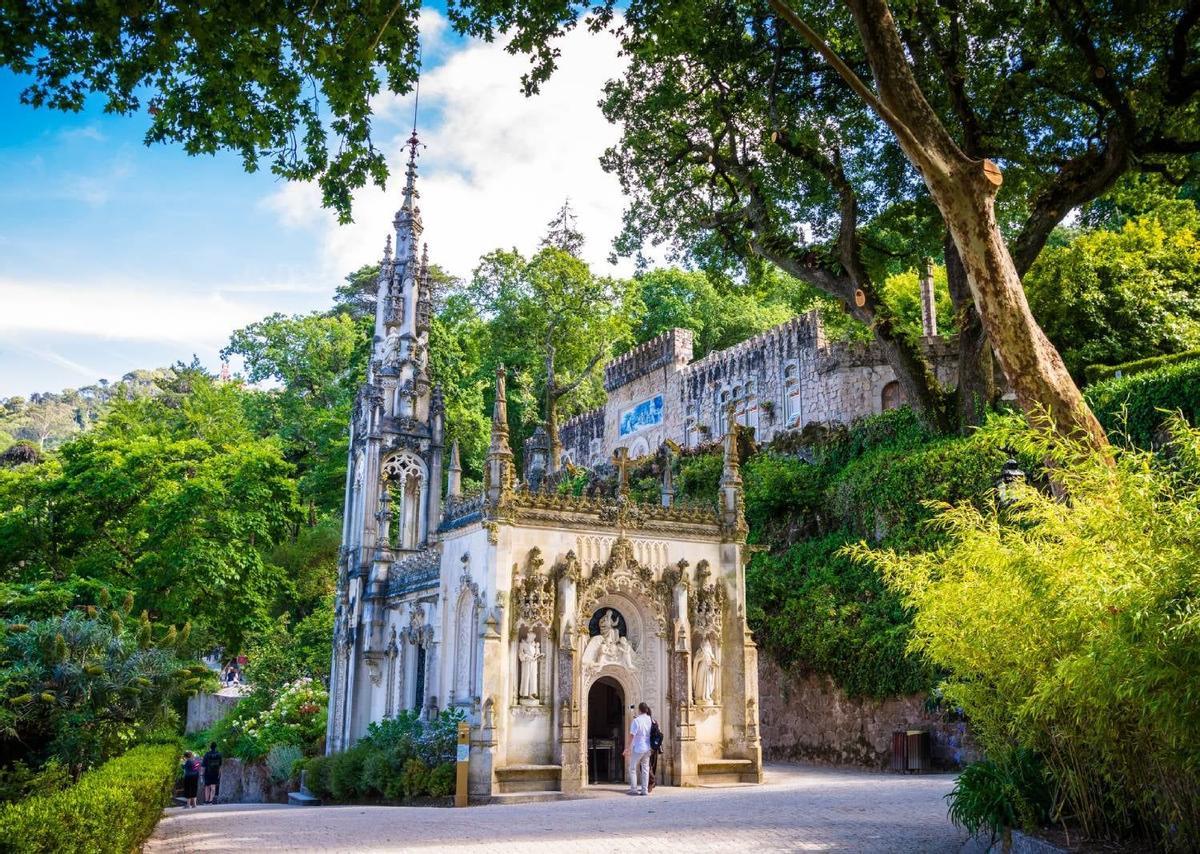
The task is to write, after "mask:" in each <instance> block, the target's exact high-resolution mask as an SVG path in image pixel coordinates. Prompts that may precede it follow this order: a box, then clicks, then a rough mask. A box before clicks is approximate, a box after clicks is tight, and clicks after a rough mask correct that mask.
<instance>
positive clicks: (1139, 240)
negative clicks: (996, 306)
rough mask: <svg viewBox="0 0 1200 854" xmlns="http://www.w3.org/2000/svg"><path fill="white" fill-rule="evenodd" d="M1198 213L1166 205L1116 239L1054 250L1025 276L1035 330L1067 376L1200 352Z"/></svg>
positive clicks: (1086, 236)
mask: <svg viewBox="0 0 1200 854" xmlns="http://www.w3.org/2000/svg"><path fill="white" fill-rule="evenodd" d="M1198 271H1200V213H1198V212H1197V210H1196V207H1195V205H1194V204H1192V202H1190V201H1172V202H1164V203H1163V204H1161V205H1160V206H1159V207H1157V208H1155V209H1154V211H1152V212H1150V213H1148V214H1145V215H1142V216H1138V217H1136V218H1134V219H1131V220H1128V221H1127V222H1125V223H1124V225H1122V226H1121V227H1120V228H1119V229H1118V230H1116V231H1107V230H1103V229H1099V230H1095V231H1089V232H1084V233H1082V234H1080V235H1079V236H1077V237H1076V238H1075V239H1074V240H1072V241H1071V242H1070V243H1069V244H1068V245H1066V246H1061V247H1051V248H1049V249H1047V250H1046V251H1045V252H1043V253H1042V255H1041V257H1040V258H1039V259H1038V261H1037V263H1036V264H1034V265H1033V267H1032V268H1031V269H1030V270H1029V272H1028V273H1027V274H1026V275H1025V276H1024V278H1023V282H1024V285H1025V291H1026V293H1027V294H1028V296H1029V304H1030V307H1031V308H1032V309H1033V313H1034V315H1035V316H1036V317H1037V319H1038V322H1039V323H1040V324H1041V326H1042V328H1043V329H1044V330H1045V332H1046V334H1047V335H1048V336H1049V337H1050V340H1051V341H1053V342H1054V343H1055V344H1056V345H1057V347H1058V349H1059V352H1060V353H1061V354H1062V357H1063V361H1064V362H1066V365H1067V368H1068V370H1070V371H1071V374H1072V375H1073V376H1075V377H1077V378H1082V377H1083V375H1084V368H1086V367H1087V366H1088V365H1092V364H1110V365H1111V364H1115V363H1118V362H1128V361H1131V360H1134V359H1144V358H1147V357H1150V356H1159V355H1164V354H1169V353H1175V352H1178V351H1180V350H1187V349H1191V348H1195V347H1197V346H1200V272H1198Z"/></svg>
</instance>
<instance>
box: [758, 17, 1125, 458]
mask: <svg viewBox="0 0 1200 854" xmlns="http://www.w3.org/2000/svg"><path fill="white" fill-rule="evenodd" d="M772 2H773V3H778V2H779V0H772ZM847 5H848V6H849V7H850V10H851V12H852V13H853V15H854V20H855V23H856V25H857V27H858V31H859V35H860V37H861V39H862V44H863V48H864V50H865V53H866V57H867V61H868V62H869V63H870V66H871V72H872V74H873V76H874V78H875V85H876V89H877V90H878V93H879V94H878V97H876V96H875V94H874V93H872V92H871V91H870V90H869V89H867V88H866V87H865V86H863V84H862V82H861V81H860V80H858V79H857V77H855V76H854V74H853V72H852V71H850V70H849V69H848V68H847V67H846V66H845V63H842V62H841V60H840V58H837V57H836V55H834V54H832V51H830V50H829V48H828V46H827V45H825V44H824V42H823V41H822V42H821V45H820V47H818V50H821V51H822V53H823V54H824V55H826V58H827V59H830V57H833V59H836V60H837V62H836V64H835V67H838V66H840V67H838V72H839V73H840V74H842V76H843V77H844V78H846V79H847V82H850V83H851V86H853V87H854V88H855V91H856V92H857V93H858V94H859V96H860V97H861V98H862V99H863V100H864V101H865V102H866V103H868V104H869V105H870V106H872V108H873V109H875V110H876V112H877V113H878V114H879V115H880V117H881V118H882V119H883V120H884V121H885V122H886V123H887V124H888V126H889V127H890V128H891V129H892V131H893V133H894V134H895V135H896V139H897V141H898V142H899V143H900V146H901V148H902V149H903V150H904V154H905V156H906V157H907V158H908V159H909V161H910V162H911V163H912V164H913V166H914V167H916V169H917V170H918V171H919V172H920V173H921V176H922V178H924V180H925V184H926V186H927V187H928V188H929V192H930V194H931V195H932V196H933V200H934V203H935V204H936V205H937V206H938V210H940V211H941V214H942V218H943V219H944V220H945V222H946V227H947V228H948V229H949V231H950V234H951V235H952V236H953V238H954V244H955V246H956V247H957V248H958V254H959V257H960V258H961V259H962V262H963V267H964V269H965V270H966V275H967V282H968V284H969V285H970V288H971V296H972V297H973V299H974V301H975V308H976V310H977V311H978V312H979V316H980V318H981V319H982V321H983V328H984V330H985V331H986V332H987V335H988V338H990V339H991V342H992V345H993V346H994V347H995V349H996V353H997V355H998V357H999V359H1000V367H1001V369H1002V370H1003V371H1004V375H1005V377H1006V378H1007V380H1008V384H1009V386H1010V387H1011V388H1012V390H1013V391H1014V392H1015V393H1016V395H1017V401H1018V403H1020V405H1021V408H1022V409H1023V410H1024V411H1025V415H1026V417H1027V418H1028V419H1029V421H1030V423H1031V424H1033V425H1034V426H1035V427H1038V428H1040V429H1049V430H1054V431H1056V432H1058V433H1060V434H1062V435H1066V436H1072V437H1076V438H1080V439H1083V440H1085V441H1087V442H1088V443H1090V444H1091V445H1092V446H1094V447H1096V448H1099V449H1105V448H1107V446H1108V438H1107V436H1105V433H1104V429H1103V428H1102V427H1101V426H1100V422H1098V421H1097V420H1096V416H1095V415H1093V414H1092V411H1091V410H1090V409H1089V408H1088V406H1087V403H1086V402H1085V401H1084V399H1083V395H1082V394H1080V392H1079V388H1078V386H1076V385H1075V381H1074V380H1073V379H1071V375H1070V374H1068V373H1067V369H1066V367H1065V366H1064V365H1063V361H1062V357H1061V356H1059V354H1058V351H1057V350H1055V349H1054V345H1052V344H1051V343H1050V341H1049V339H1047V338H1046V335H1045V333H1044V332H1042V330H1041V327H1039V326H1038V324H1037V321H1036V320H1034V318H1033V313H1032V312H1031V311H1030V310H1029V303H1028V302H1027V301H1026V299H1025V290H1024V288H1023V287H1022V286H1021V277H1020V276H1019V275H1018V274H1017V269H1016V267H1015V266H1014V265H1013V260H1012V256H1011V255H1009V252H1008V246H1007V245H1005V242H1004V238H1003V237H1002V236H1001V234H1000V229H999V227H998V226H997V224H996V215H995V195H996V190H997V188H998V187H999V185H1000V174H999V169H997V168H996V167H995V165H994V164H992V163H990V162H989V161H986V160H985V161H983V162H980V161H978V160H972V159H971V158H969V157H967V156H966V155H965V154H964V153H963V152H962V150H961V149H960V148H959V147H958V145H957V144H956V143H955V142H954V140H953V138H951V136H950V134H949V133H948V132H947V131H946V129H945V127H943V125H942V123H941V121H940V120H939V119H938V117H937V114H936V113H935V112H934V111H933V108H932V107H931V106H930V105H929V102H928V101H926V100H925V95H924V93H922V92H921V89H920V87H919V86H918V85H917V82H916V78H915V77H914V75H913V71H912V67H911V66H910V65H909V63H908V57H907V54H906V53H905V50H904V46H903V44H902V43H901V41H900V36H899V33H898V32H897V30H896V23H895V20H894V19H893V17H892V12H891V9H890V8H889V6H888V4H887V0H847ZM789 11H790V9H789ZM792 19H795V20H794V21H793V20H792ZM795 21H799V18H798V17H797V16H796V15H795V13H794V12H791V18H789V22H791V23H793V26H795ZM800 23H801V26H802V27H803V29H801V32H802V33H805V37H806V38H808V39H809V40H810V41H811V40H812V38H811V34H812V30H811V28H809V27H808V26H807V25H806V24H803V22H800ZM806 30H807V32H805V31H806ZM818 40H819V39H818ZM851 77H853V78H854V81H853V82H851V80H850V78H851ZM856 83H857V86H856V85H855V84H856Z"/></svg>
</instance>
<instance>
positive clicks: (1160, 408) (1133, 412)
mask: <svg viewBox="0 0 1200 854" xmlns="http://www.w3.org/2000/svg"><path fill="white" fill-rule="evenodd" d="M1084 397H1085V398H1087V401H1088V403H1089V404H1090V405H1091V407H1092V411H1093V412H1095V413H1096V417H1097V418H1098V419H1099V420H1100V423H1101V424H1102V425H1103V426H1104V429H1105V430H1107V431H1109V434H1110V435H1113V434H1120V435H1123V436H1125V438H1126V439H1127V440H1128V442H1129V443H1131V444H1133V445H1135V446H1136V447H1139V448H1154V447H1157V446H1159V445H1160V444H1162V440H1163V439H1164V438H1165V431H1164V429H1163V428H1164V425H1165V424H1166V423H1167V420H1168V418H1169V416H1170V414H1171V413H1173V412H1180V413H1182V414H1183V417H1184V418H1185V419H1186V420H1187V421H1188V423H1189V424H1193V425H1195V424H1200V361H1190V362H1185V363H1183V364H1179V365H1168V366H1167V367H1163V368H1159V369H1157V370H1153V371H1147V372H1145V373H1141V374H1137V375H1136V376H1132V377H1124V378H1122V379H1116V380H1108V381H1107V382H1102V383H1096V384H1095V385H1092V386H1089V387H1088V388H1087V390H1086V391H1085V392H1084ZM1114 438H1115V436H1114Z"/></svg>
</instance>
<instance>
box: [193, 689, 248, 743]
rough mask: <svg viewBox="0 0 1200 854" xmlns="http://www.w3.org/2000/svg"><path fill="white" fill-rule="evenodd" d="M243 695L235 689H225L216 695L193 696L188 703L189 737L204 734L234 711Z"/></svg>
mask: <svg viewBox="0 0 1200 854" xmlns="http://www.w3.org/2000/svg"><path fill="white" fill-rule="evenodd" d="M240 699H241V695H240V694H239V693H238V692H237V691H236V690H234V689H229V688H223V689H221V691H220V692H219V693H216V694H193V695H192V696H190V697H188V701H187V725H186V728H185V729H184V732H186V733H187V734H188V735H191V734H192V733H194V732H203V731H204V730H206V729H208V728H209V727H210V726H212V725H213V724H215V723H216V722H217V721H219V720H221V718H223V717H225V716H226V715H227V714H229V713H230V712H232V711H233V707H234V706H236V705H237V703H238V700H240Z"/></svg>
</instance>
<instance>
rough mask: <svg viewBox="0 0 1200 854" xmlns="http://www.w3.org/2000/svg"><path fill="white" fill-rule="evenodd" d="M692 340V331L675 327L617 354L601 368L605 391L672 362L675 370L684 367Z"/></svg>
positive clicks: (687, 360)
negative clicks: (626, 351)
mask: <svg viewBox="0 0 1200 854" xmlns="http://www.w3.org/2000/svg"><path fill="white" fill-rule="evenodd" d="M694 339H695V335H694V333H693V332H692V330H690V329H681V328H680V327H678V326H677V327H675V328H674V329H668V330H667V331H666V332H662V333H659V334H658V335H656V336H654V337H653V338H651V339H650V340H649V341H646V342H644V343H642V344H639V345H638V346H636V347H634V348H633V349H632V350H630V351H629V352H628V353H625V354H624V355H621V356H618V357H617V358H615V359H613V360H612V361H611V362H609V363H608V365H607V366H605V368H604V389H605V391H612V390H613V389H617V388H620V387H621V386H623V385H627V384H629V383H631V382H633V381H634V380H636V379H637V378H638V377H643V376H645V375H646V374H648V373H650V372H651V371H656V370H658V369H659V368H663V367H667V366H669V365H673V366H674V367H675V368H676V370H682V369H684V368H686V367H687V365H688V364H689V363H690V362H691V361H692V344H693V341H694Z"/></svg>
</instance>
